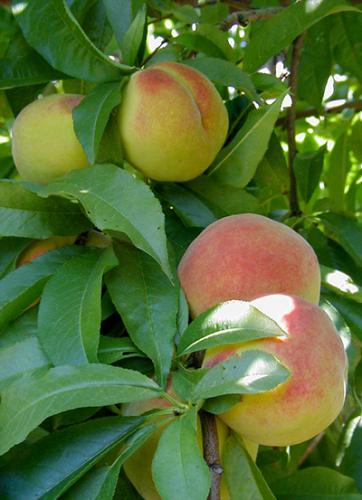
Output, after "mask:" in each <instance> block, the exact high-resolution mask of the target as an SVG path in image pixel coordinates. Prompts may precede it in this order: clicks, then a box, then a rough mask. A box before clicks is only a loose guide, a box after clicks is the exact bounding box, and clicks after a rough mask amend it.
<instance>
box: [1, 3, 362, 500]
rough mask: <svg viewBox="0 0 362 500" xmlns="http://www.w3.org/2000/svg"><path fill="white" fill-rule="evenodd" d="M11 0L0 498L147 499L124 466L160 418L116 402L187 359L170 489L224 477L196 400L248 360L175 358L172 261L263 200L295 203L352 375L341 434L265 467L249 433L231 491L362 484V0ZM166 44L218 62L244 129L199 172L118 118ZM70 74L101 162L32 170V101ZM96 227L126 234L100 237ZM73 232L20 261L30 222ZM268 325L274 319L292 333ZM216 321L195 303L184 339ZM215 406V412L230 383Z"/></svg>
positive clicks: (5, 94) (198, 64) (343, 492)
mask: <svg viewBox="0 0 362 500" xmlns="http://www.w3.org/2000/svg"><path fill="white" fill-rule="evenodd" d="M0 3H1V4H2V5H0V89H1V90H0V177H1V179H2V180H1V181H0V235H1V239H0V276H1V280H0V329H1V335H0V391H1V404H0V453H1V454H2V456H1V457H0V466H1V467H0V492H1V493H0V496H1V498H11V499H17V500H18V499H22V498H24V499H25V498H26V499H27V500H29V499H31V498H44V499H45V498H47V499H53V498H59V497H62V498H72V499H74V498H89V499H91V498H92V499H93V498H94V499H111V498H122V499H126V498H138V495H137V493H136V492H135V490H134V489H133V488H132V486H131V485H130V483H129V482H128V481H127V479H126V478H125V476H124V475H123V473H122V472H121V473H120V471H121V467H122V464H123V463H124V461H125V460H126V458H127V457H128V456H129V455H130V454H131V453H132V451H134V450H136V449H137V447H138V446H140V445H141V444H142V443H143V442H144V441H145V440H146V439H147V437H149V436H150V435H151V433H152V432H153V431H154V430H155V424H154V423H151V422H150V421H149V419H148V418H147V417H137V418H136V417H134V418H132V417H128V418H127V417H122V416H119V413H120V407H119V405H120V404H121V403H123V402H130V401H137V400H143V399H147V398H153V397H157V396H161V397H164V398H167V397H169V396H168V395H167V394H166V393H165V392H164V391H165V387H166V383H167V378H168V375H169V372H170V370H171V368H172V369H173V370H176V369H177V371H176V373H177V377H178V378H177V380H178V394H179V395H180V396H182V397H183V398H184V399H186V400H188V401H190V402H191V403H192V404H191V403H190V405H189V406H187V405H186V406H185V404H184V403H182V402H180V401H179V402H178V401H170V403H171V404H172V405H173V406H172V407H171V410H170V412H169V416H170V418H171V425H170V426H169V427H168V428H167V431H166V432H167V433H165V435H164V438H163V439H162V440H161V444H160V447H159V450H158V454H157V456H156V459H155V464H154V468H155V478H157V484H158V486H159V488H160V491H162V495H163V498H164V499H166V500H168V499H170V500H171V499H172V500H175V498H176V496H175V495H176V494H179V495H180V496H179V497H177V498H186V497H185V496H182V495H184V494H185V492H187V495H188V496H187V498H190V499H193V498H194V499H195V500H200V499H202V498H206V496H207V494H208V489H209V485H210V479H209V475H208V470H207V467H206V465H205V463H204V462H203V460H202V457H201V454H200V456H194V455H190V453H189V452H188V450H189V449H190V447H192V446H193V445H195V442H196V432H195V428H196V413H197V410H198V409H199V408H200V407H201V405H202V404H203V401H204V400H205V399H208V398H215V396H222V395H224V394H228V393H235V391H236V389H235V384H234V382H235V377H236V376H238V377H239V376H240V373H239V374H237V375H236V374H233V373H230V374H229V375H230V378H229V379H228V381H227V383H228V384H229V385H228V388H227V390H225V384H224V386H223V387H221V386H220V384H219V385H218V380H219V376H218V373H217V372H216V371H214V372H213V369H210V370H209V371H208V372H207V373H206V375H205V373H204V372H200V373H199V372H198V371H196V370H195V373H192V376H191V374H190V371H189V370H187V368H186V367H185V366H184V367H182V366H178V365H177V362H176V361H175V359H176V358H175V356H174V345H175V340H176V342H177V343H178V341H179V339H180V336H181V334H183V332H185V329H186V328H187V323H188V312H187V305H186V303H185V299H184V297H183V294H182V292H181V291H180V289H179V286H178V283H177V278H176V273H175V269H176V265H177V262H178V260H179V259H180V257H181V255H182V254H183V252H184V250H185V248H186V247H187V245H188V244H189V243H190V242H191V241H192V240H193V239H194V238H195V236H196V235H197V234H199V232H200V231H201V230H202V229H203V228H204V227H206V226H207V225H208V224H210V223H211V222H213V221H215V220H216V219H218V218H220V217H223V216H226V215H230V214H237V213H244V212H253V213H260V214H263V215H267V216H269V217H272V218H274V219H276V220H278V221H281V222H283V223H285V224H287V225H289V226H291V227H293V228H294V229H295V230H297V231H299V232H300V233H301V234H302V235H303V236H304V237H305V238H306V239H307V240H308V241H309V242H310V243H311V244H312V246H313V247H314V249H315V251H316V253H317V255H318V258H319V261H320V264H321V270H322V278H323V280H322V283H323V288H322V296H321V305H322V307H323V308H324V309H325V310H326V311H327V313H328V314H329V316H330V317H331V318H332V320H333V321H334V323H335V325H336V327H337V328H338V330H339V332H340V333H341V336H342V338H343V341H344V343H345V347H346V348H347V353H348V357H349V388H348V396H347V400H346V404H345V408H344V410H343V412H342V414H341V415H340V417H339V418H338V419H337V420H336V421H335V422H334V423H333V424H332V425H331V426H330V427H329V428H328V429H327V430H326V431H325V432H324V433H323V434H322V435H320V436H318V437H317V438H316V439H313V440H312V441H310V442H306V443H303V444H300V445H297V446H292V447H288V448H267V447H263V448H261V450H260V452H259V455H258V460H257V467H256V466H255V464H253V463H252V462H251V461H250V460H249V459H248V457H247V455H246V454H245V452H244V451H243V449H242V448H240V446H239V444H238V442H237V441H236V440H235V439H234V438H230V440H229V441H228V444H227V450H226V454H225V470H226V472H225V473H226V476H227V478H231V479H229V480H228V482H230V483H233V484H234V486H233V491H232V495H233V496H232V498H235V499H239V498H240V499H245V498H278V499H291V498H308V499H313V498H324V497H326V498H327V497H328V498H340V499H343V500H347V499H358V498H362V453H361V449H362V424H361V422H362V420H361V416H362V413H361V405H362V364H361V361H360V359H361V342H362V315H361V303H362V288H361V287H362V269H361V265H362V226H361V215H362V176H361V163H362V112H361V110H362V101H361V95H362V65H361V60H362V16H361V13H360V12H361V10H362V9H361V6H360V5H359V4H360V2H358V1H355V2H353V1H343V0H318V1H316V0H300V1H295V2H294V1H292V2H288V1H281V2H279V1H277V0H275V1H272V0H270V1H268V0H265V1H264V0H252V1H240V2H236V1H235V2H234V1H219V2H218V1H200V3H199V4H198V3H196V2H194V4H192V5H190V4H188V3H187V2H181V1H180V2H172V1H171V0H147V1H144V0H131V1H129V0H103V1H102V0H67V1H64V0H31V1H28V2H27V1H25V2H24V1H19V0H13V1H12V4H11V6H10V5H9V3H8V2H6V1H2V2H0ZM162 60H172V61H182V62H184V63H185V64H188V65H190V66H192V67H194V68H197V69H198V70H200V71H201V72H203V73H204V74H205V75H207V76H208V77H209V78H210V79H211V80H212V81H213V82H214V83H215V85H216V86H217V88H218V90H219V91H220V93H221V95H222V96H223V98H224V99H225V101H226V105H227V108H228V112H229V118H230V129H229V135H228V139H227V143H226V146H225V147H224V149H223V150H222V151H221V152H220V153H219V155H218V156H217V158H216V160H215V161H214V163H213V164H212V165H211V167H210V168H209V170H208V171H207V172H206V173H205V175H202V176H200V177H198V178H197V179H195V180H193V181H191V182H187V183H184V184H173V183H167V184H161V183H155V182H149V181H147V179H143V178H142V176H141V175H140V174H139V173H137V172H135V171H134V169H133V167H132V166H131V165H129V164H127V162H125V161H124V160H123V157H122V151H121V147H120V145H119V143H118V142H117V141H116V140H114V138H112V137H111V136H110V131H109V130H110V128H109V124H110V123H111V122H112V119H113V115H114V111H113V110H114V108H115V106H117V105H118V104H120V100H121V88H122V86H123V85H124V83H125V82H126V80H127V75H129V74H131V73H132V72H133V71H135V69H136V68H139V67H143V66H148V65H150V64H152V63H154V62H156V61H162ZM56 92H77V93H82V94H85V95H86V98H85V99H84V100H83V101H82V103H81V105H80V106H78V107H77V108H76V110H75V112H74V115H73V119H74V126H75V129H76V132H77V135H78V137H79V140H80V141H81V143H82V145H83V148H84V150H85V152H86V154H87V157H88V159H89V161H90V162H91V163H92V164H93V163H96V164H97V165H96V166H93V167H92V168H89V169H84V170H82V171H77V172H73V173H71V174H68V175H67V176H65V177H64V178H62V179H59V180H56V181H54V182H53V183H51V184H49V185H48V186H45V187H44V186H37V185H31V184H27V183H24V182H21V181H20V180H19V178H18V175H17V172H16V170H15V167H14V164H13V160H12V156H11V126H12V123H13V120H14V118H15V117H16V116H17V114H18V113H19V112H20V110H21V109H22V108H23V107H24V106H26V105H27V104H28V103H30V102H31V101H33V100H34V99H35V98H36V97H37V96H39V95H49V94H52V93H56ZM185 126H186V124H185ZM34 147H36V145H34ZM293 165H294V169H293V168H291V166H293ZM119 167H122V168H119ZM92 228H97V229H98V230H99V231H103V232H104V233H105V234H107V235H108V236H109V237H111V238H112V241H113V244H112V246H108V247H107V245H104V246H106V248H104V246H103V248H102V245H99V243H98V240H97V244H96V245H92V237H94V233H92V232H90V230H91V229H92ZM74 234H78V235H80V236H79V237H78V240H77V242H76V244H75V245H72V246H69V247H65V248H61V249H58V250H54V251H52V252H49V253H47V254H44V255H43V256H42V257H40V258H39V259H37V260H36V261H34V262H32V263H30V264H28V265H26V266H23V267H20V268H16V261H17V258H18V256H19V255H20V254H21V252H22V251H23V249H24V248H25V247H26V246H27V245H28V244H29V242H30V241H31V240H33V239H44V238H48V237H50V236H53V235H57V236H59V235H63V236H64V235H74ZM91 235H93V236H91ZM97 237H98V238H99V235H98V236H96V238H97ZM107 241H109V240H107ZM130 243H132V245H130ZM97 246H98V248H96V247H97ZM99 247H100V248H99ZM41 294H42V298H41V302H40V305H37V306H34V307H31V308H29V306H30V305H31V304H33V302H34V300H36V299H37V298H38V297H39V296H40V295H41ZM145 297H146V298H147V300H145V299H144V298H145ZM255 314H256V313H255V311H252V310H251V311H250V314H249V320H250V321H252V322H253V324H254V323H255V324H257V323H258V318H257V317H255ZM258 328H259V330H258ZM258 328H256V329H255V331H256V332H257V333H255V335H256V337H255V338H257V335H259V336H262V335H263V334H264V336H265V335H267V336H272V335H275V336H277V335H278V334H279V333H278V332H277V331H274V332H272V331H271V330H270V328H271V326H270V325H261V326H260V327H258ZM205 335H207V331H203V330H202V326H200V325H198V324H196V325H195V324H192V325H191V326H190V327H189V328H188V329H186V332H185V334H184V335H182V341H181V342H180V343H179V345H178V352H179V358H177V359H181V360H185V358H184V357H183V356H184V355H185V353H187V352H192V351H193V350H195V349H193V343H194V342H196V341H199V342H200V338H201V337H204V336H205ZM237 338H238V339H239V340H241V339H240V338H239V337H237ZM233 341H235V340H233ZM203 342H204V343H203V344H201V345H202V348H204V347H206V344H207V342H206V344H205V341H203ZM70 345H71V346H72V348H71V349H70V348H69V346H70ZM198 345H200V344H198ZM198 348H200V347H198ZM256 355H257V352H256V353H254V354H253V355H252V356H256ZM264 356H266V355H265V354H264ZM267 358H268V359H267ZM269 358H270V359H269ZM251 361H252V360H251ZM249 362H250V360H249ZM243 363H244V364H243V366H242V368H241V369H242V373H244V374H247V369H248V360H247V359H246V360H244V361H243ZM177 366H178V368H177ZM265 370H266V372H265V373H264V374H263V375H264V381H265V382H264V383H262V382H260V381H259V382H258V381H256V384H255V386H254V387H253V386H251V387H247V388H246V389H245V388H244V389H243V386H239V388H238V391H240V392H241V393H242V392H243V390H248V391H249V392H250V391H256V392H258V391H260V390H267V389H268V388H271V387H273V383H274V384H275V382H273V383H272V382H271V381H272V380H274V381H275V380H279V381H282V380H284V378H285V377H286V376H287V375H286V373H285V370H284V369H283V367H281V365H279V364H278V363H277V362H276V361H275V359H274V358H272V357H271V356H269V357H268V356H266V359H265ZM204 377H206V378H204ZM263 384H264V385H263ZM221 403H222V404H227V401H226V402H225V400H224V401H223V402H221ZM172 408H177V409H178V410H179V412H181V413H182V416H181V417H176V416H174V415H173V413H172V411H173V410H172ZM207 408H208V409H209V411H214V412H216V413H217V404H215V401H214V404H211V400H209V401H208V406H207ZM180 436H181V437H182V439H181V440H180ZM121 443H123V444H124V446H123V447H120V444H121ZM182 443H183V445H182ZM120 450H121V451H120ZM166 455H167V456H169V457H172V460H171V461H169V462H168V463H166V464H165V460H164V459H163V457H164V456H166ZM182 460H183V461H184V464H186V467H185V469H183V468H182V466H181V464H180V461H182ZM241 471H242V472H241ZM170 477H171V479H172V481H171V480H170ZM190 485H192V486H191V487H190ZM235 485H236V486H235ZM196 486H197V487H196Z"/></svg>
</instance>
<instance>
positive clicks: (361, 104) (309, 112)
mask: <svg viewBox="0 0 362 500" xmlns="http://www.w3.org/2000/svg"><path fill="white" fill-rule="evenodd" d="M344 109H355V110H356V111H361V110H362V101H350V102H345V103H343V104H338V106H330V107H324V108H322V109H317V108H309V109H304V110H303V111H298V112H297V113H296V115H295V118H296V119H297V120H298V119H299V118H308V116H324V115H329V114H333V113H341V112H342V111H343V110H344ZM286 121H287V117H286V116H282V117H280V118H279V119H278V120H277V122H276V124H277V126H285V125H286Z"/></svg>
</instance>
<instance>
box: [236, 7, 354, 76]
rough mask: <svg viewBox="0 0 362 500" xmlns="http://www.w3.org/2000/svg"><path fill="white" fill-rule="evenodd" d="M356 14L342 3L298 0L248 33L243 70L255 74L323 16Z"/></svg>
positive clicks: (256, 25) (351, 8)
mask: <svg viewBox="0 0 362 500" xmlns="http://www.w3.org/2000/svg"><path fill="white" fill-rule="evenodd" d="M348 10H350V11H357V12H358V9H357V8H354V7H352V6H351V5H350V4H349V3H347V2H346V1H344V0H319V1H318V2H314V1H311V0H301V1H300V2H296V3H293V4H292V5H290V6H289V7H287V8H286V9H283V10H282V11H281V12H280V13H279V14H277V15H275V16H273V17H271V18H270V19H267V20H266V21H262V22H258V23H257V24H255V25H253V29H252V30H251V36H250V42H249V45H247V47H246V49H245V58H244V64H243V69H244V71H246V72H247V73H252V72H254V71H256V70H257V69H258V68H260V66H262V65H263V64H264V63H266V62H267V61H268V59H270V58H271V57H272V56H273V55H275V54H278V53H279V52H280V51H281V50H282V49H284V48H285V47H288V46H289V45H290V44H291V43H292V41H293V40H294V39H295V38H297V36H298V35H300V34H301V33H303V32H304V31H305V30H307V29H308V28H309V27H310V26H313V24H315V23H317V22H318V21H320V20H321V19H322V18H323V17H325V16H328V15H330V14H335V13H336V12H342V11H348Z"/></svg>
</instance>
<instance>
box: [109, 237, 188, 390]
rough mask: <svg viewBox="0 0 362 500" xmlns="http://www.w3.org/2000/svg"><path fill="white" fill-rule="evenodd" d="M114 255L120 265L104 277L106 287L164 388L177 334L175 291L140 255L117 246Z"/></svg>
mask: <svg viewBox="0 0 362 500" xmlns="http://www.w3.org/2000/svg"><path fill="white" fill-rule="evenodd" d="M116 253H117V257H118V259H119V262H120V264H119V266H118V267H117V268H116V269H114V270H113V271H111V272H110V273H109V274H108V275H107V277H106V284H107V288H108V290H109V293H110V295H111V298H112V301H113V303H114V305H115V307H116V309H117V310H118V312H119V313H120V315H121V316H122V319H123V322H124V324H125V326H126V328H127V331H128V333H129V335H130V337H131V339H132V340H133V342H134V343H135V345H136V346H137V347H138V348H139V349H140V350H141V351H142V352H144V353H145V354H147V356H148V357H149V358H151V360H152V361H153V363H154V365H155V370H156V378H157V380H158V382H159V384H160V385H163V386H164V385H165V384H166V381H167V375H168V372H169V370H170V366H171V361H172V355H173V339H174V337H175V334H176V331H177V324H176V321H177V310H178V289H177V287H175V286H173V285H172V284H171V282H170V281H169V280H168V279H167V277H166V276H165V274H164V273H163V272H162V270H161V268H160V267H159V265H158V264H157V263H156V262H155V261H154V260H153V259H151V258H150V257H149V256H148V255H146V254H145V253H144V252H140V251H139V250H137V249H136V248H134V247H131V246H129V245H125V244H119V245H117V247H116Z"/></svg>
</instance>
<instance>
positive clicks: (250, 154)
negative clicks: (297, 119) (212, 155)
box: [209, 95, 284, 188]
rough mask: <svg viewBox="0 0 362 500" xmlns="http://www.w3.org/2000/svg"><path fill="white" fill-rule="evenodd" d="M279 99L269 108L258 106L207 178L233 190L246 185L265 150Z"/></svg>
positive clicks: (222, 151)
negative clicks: (213, 179) (211, 176)
mask: <svg viewBox="0 0 362 500" xmlns="http://www.w3.org/2000/svg"><path fill="white" fill-rule="evenodd" d="M283 98H284V95H282V96H280V97H279V98H278V99H277V100H276V101H275V102H274V103H273V104H271V105H270V106H267V105H265V106H262V107H260V108H259V109H257V110H253V111H251V112H250V113H249V114H248V117H247V119H246V122H245V123H244V125H243V126H242V128H241V129H240V130H239V131H238V133H237V134H236V135H235V137H234V138H233V140H232V141H231V142H230V143H229V144H228V145H227V146H226V147H225V148H224V149H222V150H221V151H220V153H219V154H218V155H217V157H216V159H215V161H214V163H213V164H212V165H211V167H210V171H209V173H210V175H213V176H214V177H215V178H216V180H218V181H220V182H221V183H222V184H227V185H231V186H234V187H241V188H242V187H245V186H246V185H247V184H248V183H249V181H250V180H251V179H252V178H253V177H254V174H255V171H256V168H257V166H258V164H259V163H260V161H261V159H262V158H263V156H264V154H265V152H266V150H267V147H268V142H269V139H270V136H271V134H272V132H273V127H274V124H275V122H276V120H277V118H278V115H279V110H280V106H281V103H282V100H283Z"/></svg>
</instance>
